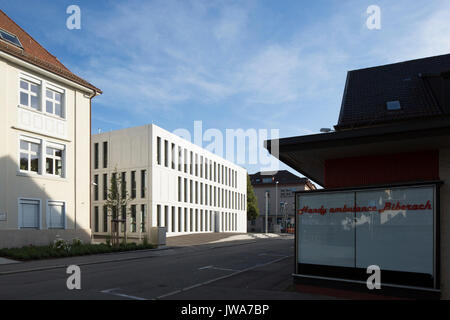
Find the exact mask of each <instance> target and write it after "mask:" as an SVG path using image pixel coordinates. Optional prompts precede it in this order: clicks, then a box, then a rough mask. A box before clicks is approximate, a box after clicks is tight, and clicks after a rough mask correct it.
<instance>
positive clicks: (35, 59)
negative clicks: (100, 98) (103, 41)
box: [0, 10, 102, 93]
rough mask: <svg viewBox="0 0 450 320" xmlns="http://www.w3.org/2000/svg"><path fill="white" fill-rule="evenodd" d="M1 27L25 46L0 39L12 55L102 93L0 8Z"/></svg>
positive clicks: (2, 45)
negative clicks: (18, 45) (73, 71)
mask: <svg viewBox="0 0 450 320" xmlns="http://www.w3.org/2000/svg"><path fill="white" fill-rule="evenodd" d="M0 29H3V30H5V31H8V32H9V33H12V34H14V35H15V36H17V37H18V38H19V40H20V42H21V44H22V46H23V49H22V48H19V47H17V46H15V45H13V44H9V43H8V42H5V41H2V40H0V50H1V51H3V52H6V53H8V54H10V55H12V56H15V57H17V58H19V59H22V60H24V61H26V62H29V63H31V64H34V65H36V66H38V67H40V68H43V69H45V70H47V71H50V72H53V73H55V74H57V75H59V76H61V77H63V78H66V79H68V80H71V81H73V82H75V83H78V84H80V85H82V86H84V87H87V88H89V89H92V90H94V91H96V92H98V93H102V91H101V90H100V89H98V88H97V87H95V86H94V85H92V84H90V83H89V82H87V81H86V80H84V79H82V78H80V77H78V76H77V75H75V74H73V73H72V72H71V71H70V70H69V69H67V68H66V67H65V66H64V65H63V64H62V63H61V62H60V61H59V60H58V58H56V57H55V56H53V55H52V54H50V53H49V52H48V51H47V50H45V49H44V47H42V46H41V45H40V44H39V43H38V42H37V41H36V40H34V39H33V37H31V36H30V35H29V34H28V33H27V32H26V31H25V30H23V29H22V28H21V27H19V26H18V25H17V24H16V23H15V22H14V21H13V20H12V19H11V18H9V17H8V16H7V15H6V14H5V13H4V12H3V11H2V10H0Z"/></svg>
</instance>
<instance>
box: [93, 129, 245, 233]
mask: <svg viewBox="0 0 450 320" xmlns="http://www.w3.org/2000/svg"><path fill="white" fill-rule="evenodd" d="M92 155H93V158H92V162H91V163H92V177H93V182H94V185H93V190H92V192H93V194H92V200H93V201H92V232H93V233H94V235H95V236H96V237H99V238H102V237H105V236H107V235H108V234H109V233H110V231H111V230H110V226H111V224H110V219H111V217H110V216H109V215H108V212H107V208H106V207H105V206H104V204H105V200H106V199H107V194H108V188H109V186H110V179H111V175H112V174H113V173H114V171H115V170H116V169H117V173H118V174H119V175H120V177H121V178H122V180H123V181H125V183H126V190H127V191H128V194H129V195H130V196H131V202H130V204H129V207H128V208H123V210H127V211H128V212H131V214H130V215H129V217H128V222H127V234H128V235H129V236H130V238H133V237H134V238H138V237H144V236H145V235H146V234H148V232H150V228H151V227H156V226H161V227H167V236H173V235H181V234H188V233H200V232H246V231H247V223H246V222H247V215H246V210H247V208H246V201H247V200H246V197H247V195H246V192H247V171H246V170H245V169H244V168H242V167H240V166H237V165H235V164H234V163H232V162H230V161H227V160H225V159H223V158H221V157H219V156H217V155H215V154H213V153H211V152H209V151H207V150H205V149H203V148H201V147H199V146H198V145H196V144H193V143H191V142H189V141H187V140H185V139H182V138H180V137H179V136H177V135H175V134H173V133H170V132H168V131H166V130H164V129H162V128H160V127H158V126H156V125H153V124H152V125H146V126H141V127H135V128H128V129H123V130H116V131H111V132H106V133H101V134H96V135H93V137H92ZM119 215H121V216H122V217H124V216H125V215H123V213H122V211H121V212H119ZM123 228H124V226H123V225H122V226H121V230H122V232H123V230H124V229H123Z"/></svg>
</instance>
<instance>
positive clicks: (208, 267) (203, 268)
mask: <svg viewBox="0 0 450 320" xmlns="http://www.w3.org/2000/svg"><path fill="white" fill-rule="evenodd" d="M212 267H213V266H205V267H201V268H198V269H197V270H205V269H211V268H212Z"/></svg>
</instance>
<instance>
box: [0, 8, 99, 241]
mask: <svg viewBox="0 0 450 320" xmlns="http://www.w3.org/2000/svg"><path fill="white" fill-rule="evenodd" d="M100 93H101V91H100V90H99V89H97V88H96V87H94V86H93V85H92V84H90V83H88V82H86V81H85V80H83V79H81V78H79V77H77V76H76V75H75V74H73V73H72V72H70V71H69V70H68V69H67V68H66V67H65V66H64V65H63V64H62V63H61V62H60V61H59V60H58V59H57V58H56V57H55V56H53V55H51V54H50V53H49V52H48V51H46V50H45V49H44V48H43V47H42V46H41V45H40V44H39V43H38V42H37V41H36V40H34V39H33V38H32V37H31V36H30V35H29V34H28V33H26V32H25V31H24V30H23V29H22V28H20V27H19V26H18V25H17V24H16V23H15V22H14V21H13V20H12V19H10V18H9V17H8V16H7V15H6V14H5V13H4V12H3V11H1V10H0V248H1V247H17V246H23V245H29V244H33V245H47V244H49V243H50V242H52V241H53V240H55V239H56V238H57V237H60V238H63V239H67V240H71V239H73V238H75V237H76V238H81V239H82V240H85V241H87V242H89V241H90V238H91V231H90V225H89V223H90V218H89V209H90V193H89V185H90V177H89V175H90V171H89V167H90V165H89V158H90V156H89V152H90V141H89V140H90V123H91V99H92V98H93V97H94V96H96V95H97V94H100Z"/></svg>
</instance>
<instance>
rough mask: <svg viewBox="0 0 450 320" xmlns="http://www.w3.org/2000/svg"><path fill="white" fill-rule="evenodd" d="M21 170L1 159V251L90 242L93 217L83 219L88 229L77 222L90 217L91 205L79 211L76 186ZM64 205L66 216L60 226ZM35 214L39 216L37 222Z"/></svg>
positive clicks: (14, 162)
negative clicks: (62, 241)
mask: <svg viewBox="0 0 450 320" xmlns="http://www.w3.org/2000/svg"><path fill="white" fill-rule="evenodd" d="M18 168H19V166H18V163H17V161H16V160H13V159H12V158H11V157H9V156H8V157H2V158H0V248H11V247H21V246H26V245H48V244H50V243H53V242H54V240H55V239H64V240H68V241H72V240H73V239H75V238H77V239H81V240H82V241H83V242H84V243H89V242H90V241H91V232H90V229H89V217H84V218H83V221H87V226H83V225H82V224H81V223H80V221H81V220H78V221H76V220H77V217H78V219H79V218H80V216H82V215H88V216H89V203H88V204H86V205H85V207H86V212H75V201H74V197H75V192H74V186H72V185H71V184H70V183H68V182H67V181H65V180H64V181H59V180H58V179H52V178H46V177H43V176H40V175H39V176H36V177H32V176H30V175H27V174H22V173H19V171H18ZM44 169H45V167H44ZM87 187H89V186H87ZM61 206H62V209H63V210H62V213H61V214H62V216H63V217H62V218H61V222H60V223H58V222H59V220H58V214H59V209H61ZM50 207H51V209H50ZM55 208H56V209H55ZM34 214H37V215H38V216H37V217H36V218H35V220H33V217H34ZM55 221H56V223H55ZM52 224H54V225H52Z"/></svg>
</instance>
